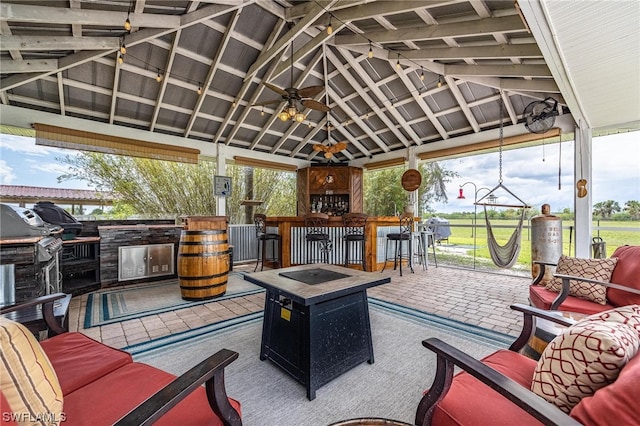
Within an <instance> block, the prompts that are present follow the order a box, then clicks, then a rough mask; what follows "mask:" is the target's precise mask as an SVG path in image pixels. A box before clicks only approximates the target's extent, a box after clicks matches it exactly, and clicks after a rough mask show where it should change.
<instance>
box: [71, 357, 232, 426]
mask: <svg viewBox="0 0 640 426" xmlns="http://www.w3.org/2000/svg"><path fill="white" fill-rule="evenodd" d="M173 379H175V376H174V375H172V374H169V373H167V372H165V371H162V370H159V369H156V368H153V367H151V366H149V365H146V364H141V363H132V364H127V365H125V366H123V367H120V368H119V369H117V370H115V371H113V372H111V373H110V374H108V375H106V376H103V377H101V378H99V379H97V380H96V381H94V382H92V383H90V384H88V385H86V386H84V387H83V388H82V389H79V390H78V391H76V392H72V393H70V394H68V395H65V397H64V411H65V413H66V416H67V417H66V418H67V420H66V421H65V423H64V424H65V425H68V426H71V425H74V424H77V425H90V424H113V423H115V422H116V421H117V420H119V419H120V418H121V417H122V416H124V415H125V414H127V413H128V412H129V411H131V409H132V408H134V407H135V406H137V405H138V404H140V403H141V402H142V401H144V400H145V399H146V398H148V397H149V396H151V395H153V394H154V393H155V392H156V391H157V390H158V389H160V388H162V387H163V386H165V385H167V384H168V383H170V382H171V381H172V380H173ZM229 401H230V402H231V405H232V406H233V407H234V408H235V409H236V410H237V411H238V413H240V404H239V403H238V402H237V401H235V400H233V399H231V398H229ZM155 424H156V425H171V426H175V425H180V426H188V425H194V426H195V425H216V426H218V425H220V426H222V422H221V421H220V419H218V417H217V416H216V415H215V414H214V413H213V410H212V409H211V408H210V406H209V403H208V401H207V394H206V392H205V389H204V387H203V386H200V387H199V388H198V389H197V390H196V391H194V392H193V393H191V394H190V395H189V396H187V397H186V398H185V399H184V400H182V401H181V402H180V403H179V404H178V405H176V406H175V407H174V408H173V409H171V410H170V411H169V412H168V413H167V414H165V415H164V416H162V418H161V419H160V420H159V421H158V422H157V423H155Z"/></svg>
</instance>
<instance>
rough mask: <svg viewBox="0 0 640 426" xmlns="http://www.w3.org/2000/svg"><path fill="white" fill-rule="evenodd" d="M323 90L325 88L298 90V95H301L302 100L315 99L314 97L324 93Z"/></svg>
mask: <svg viewBox="0 0 640 426" xmlns="http://www.w3.org/2000/svg"><path fill="white" fill-rule="evenodd" d="M323 90H324V86H309V87H303V88H302V89H300V90H298V95H300V97H301V98H313V97H314V96H316V95H319V94H320V93H322V91H323Z"/></svg>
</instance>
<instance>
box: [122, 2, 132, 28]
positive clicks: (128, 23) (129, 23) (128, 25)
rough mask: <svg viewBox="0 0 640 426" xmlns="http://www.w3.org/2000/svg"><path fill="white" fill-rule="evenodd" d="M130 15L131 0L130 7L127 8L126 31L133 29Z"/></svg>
mask: <svg viewBox="0 0 640 426" xmlns="http://www.w3.org/2000/svg"><path fill="white" fill-rule="evenodd" d="M129 15H131V1H129V9H127V20H126V21H124V25H123V26H124V30H125V31H126V32H130V31H131V21H130V20H129Z"/></svg>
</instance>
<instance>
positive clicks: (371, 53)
mask: <svg viewBox="0 0 640 426" xmlns="http://www.w3.org/2000/svg"><path fill="white" fill-rule="evenodd" d="M371 58H373V46H371V42H369V59H371Z"/></svg>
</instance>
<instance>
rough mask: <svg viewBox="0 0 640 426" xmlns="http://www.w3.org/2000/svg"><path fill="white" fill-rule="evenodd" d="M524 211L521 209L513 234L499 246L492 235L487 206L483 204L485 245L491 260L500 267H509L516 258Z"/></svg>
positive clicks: (519, 245)
mask: <svg viewBox="0 0 640 426" xmlns="http://www.w3.org/2000/svg"><path fill="white" fill-rule="evenodd" d="M524 212H525V209H522V214H521V215H520V221H519V222H518V226H516V229H515V230H514V231H513V234H511V237H510V238H509V240H508V241H507V243H506V244H504V245H502V246H501V245H500V244H498V242H497V241H496V237H495V236H494V235H493V228H492V227H491V223H490V222H489V216H488V215H487V206H484V219H485V223H486V225H487V246H488V247H489V253H490V254H491V260H493V263H494V264H495V265H496V266H498V267H500V268H504V269H507V268H511V267H512V266H513V265H514V264H515V263H516V261H517V260H518V255H519V254H520V247H522V244H520V241H521V237H522V224H523V223H524V216H525V214H524Z"/></svg>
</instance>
